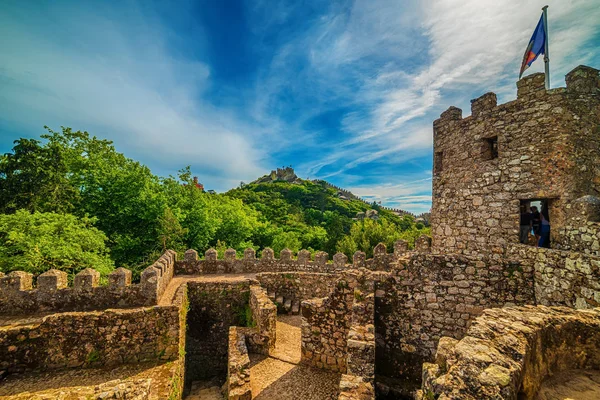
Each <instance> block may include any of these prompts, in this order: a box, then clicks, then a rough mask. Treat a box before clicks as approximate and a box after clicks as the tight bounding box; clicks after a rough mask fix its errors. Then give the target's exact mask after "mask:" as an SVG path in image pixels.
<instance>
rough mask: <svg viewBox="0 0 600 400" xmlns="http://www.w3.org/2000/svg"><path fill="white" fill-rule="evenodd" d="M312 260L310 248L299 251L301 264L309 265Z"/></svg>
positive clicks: (299, 262)
mask: <svg viewBox="0 0 600 400" xmlns="http://www.w3.org/2000/svg"><path fill="white" fill-rule="evenodd" d="M309 261H310V251H308V250H304V249H303V250H300V251H299V252H298V264H300V265H308V263H309Z"/></svg>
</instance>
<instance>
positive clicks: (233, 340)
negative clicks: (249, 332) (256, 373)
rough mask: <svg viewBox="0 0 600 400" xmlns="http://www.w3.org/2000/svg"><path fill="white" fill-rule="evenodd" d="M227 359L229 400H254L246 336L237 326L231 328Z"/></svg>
mask: <svg viewBox="0 0 600 400" xmlns="http://www.w3.org/2000/svg"><path fill="white" fill-rule="evenodd" d="M228 338H229V346H228V349H229V351H228V357H227V393H228V395H227V398H228V399H229V400H250V399H252V388H251V387H250V358H249V357H248V348H247V347H246V335H245V334H244V333H243V332H242V331H241V330H240V329H239V328H238V327H236V326H232V327H230V328H229V336H228Z"/></svg>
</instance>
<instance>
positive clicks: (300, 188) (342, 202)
mask: <svg viewBox="0 0 600 400" xmlns="http://www.w3.org/2000/svg"><path fill="white" fill-rule="evenodd" d="M278 172H279V171H278ZM281 175H284V176H285V178H284V179H277V178H276V177H275V174H274V173H272V174H271V175H270V176H269V175H266V176H265V177H262V178H259V179H258V180H256V181H254V182H252V183H250V184H247V185H242V186H241V187H239V188H236V189H232V190H230V191H229V192H227V193H226V195H227V196H230V197H234V198H236V199H240V200H242V202H243V203H244V204H246V205H248V206H250V207H252V208H253V209H255V210H257V211H258V212H260V214H261V215H263V216H264V217H265V218H266V219H267V220H268V221H269V222H270V223H272V224H274V225H275V226H277V227H278V228H280V229H282V230H283V231H284V232H285V233H284V234H282V235H281V238H282V239H283V240H282V242H285V243H286V244H287V246H286V247H289V248H291V249H292V250H296V249H300V248H308V249H320V250H324V251H327V252H328V253H330V254H333V253H335V252H336V251H343V252H344V253H346V254H347V255H348V256H351V255H352V254H353V253H354V252H355V251H356V250H362V251H365V252H366V253H367V255H370V254H371V251H372V248H373V247H374V245H376V244H377V243H379V242H384V243H386V244H387V245H388V246H391V245H392V243H393V241H394V240H396V239H398V238H404V239H406V240H408V241H409V242H410V243H412V242H414V239H415V238H416V237H417V236H418V235H420V234H422V233H423V232H425V231H426V229H427V228H425V227H424V226H423V225H422V224H418V223H415V222H414V217H413V216H411V215H405V216H398V215H396V214H395V213H393V212H392V211H390V210H387V209H383V208H381V207H379V206H378V205H377V204H368V203H366V202H365V201H363V200H361V199H358V198H357V197H355V196H347V195H346V193H345V191H340V189H339V188H335V187H333V186H332V185H330V184H328V183H327V182H325V181H320V180H319V181H309V180H303V179H300V178H298V177H296V176H295V174H290V173H289V171H287V174H281ZM269 178H270V179H269ZM370 210H374V211H376V212H373V211H370ZM353 228H354V229H353ZM281 245H283V243H279V241H278V240H276V241H275V242H274V243H273V246H272V247H273V248H274V249H275V250H277V249H278V248H280V247H281Z"/></svg>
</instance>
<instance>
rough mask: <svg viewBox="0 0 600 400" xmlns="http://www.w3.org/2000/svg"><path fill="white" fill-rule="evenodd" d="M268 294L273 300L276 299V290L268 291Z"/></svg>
mask: <svg viewBox="0 0 600 400" xmlns="http://www.w3.org/2000/svg"><path fill="white" fill-rule="evenodd" d="M267 296H268V297H269V298H270V299H271V300H272V301H275V292H269V293H267Z"/></svg>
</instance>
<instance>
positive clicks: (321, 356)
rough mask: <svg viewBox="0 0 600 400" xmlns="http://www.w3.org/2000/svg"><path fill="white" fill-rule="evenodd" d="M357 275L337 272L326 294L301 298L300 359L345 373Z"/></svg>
mask: <svg viewBox="0 0 600 400" xmlns="http://www.w3.org/2000/svg"><path fill="white" fill-rule="evenodd" d="M358 285H359V284H358V281H357V275H356V273H354V272H352V271H351V272H347V273H344V274H342V275H340V278H339V279H338V280H337V282H336V283H335V286H334V289H333V290H332V291H331V293H330V294H329V296H327V297H324V298H321V299H312V300H305V301H303V302H302V346H301V351H302V356H301V361H302V362H303V363H305V364H308V365H312V366H315V367H317V368H322V369H328V370H332V371H339V372H342V373H346V371H347V364H346V362H347V355H348V344H347V341H348V332H349V331H350V326H351V323H352V304H353V301H354V289H355V288H356V287H357V286H358Z"/></svg>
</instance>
